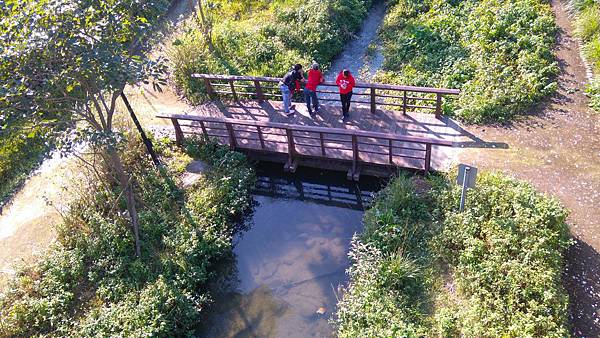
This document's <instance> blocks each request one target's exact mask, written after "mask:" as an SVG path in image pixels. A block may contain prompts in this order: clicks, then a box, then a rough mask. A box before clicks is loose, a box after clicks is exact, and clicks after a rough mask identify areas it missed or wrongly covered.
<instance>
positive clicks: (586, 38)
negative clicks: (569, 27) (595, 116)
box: [571, 0, 600, 112]
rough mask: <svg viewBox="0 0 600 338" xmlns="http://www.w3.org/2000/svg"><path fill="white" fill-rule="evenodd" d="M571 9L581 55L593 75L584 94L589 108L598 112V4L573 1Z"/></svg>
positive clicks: (599, 90) (599, 86)
mask: <svg viewBox="0 0 600 338" xmlns="http://www.w3.org/2000/svg"><path fill="white" fill-rule="evenodd" d="M571 7H572V9H573V12H574V14H575V16H576V17H577V20H576V21H575V32H576V34H577V36H578V37H579V38H580V39H581V41H582V43H583V47H582V49H583V54H584V55H585V58H586V59H587V61H588V62H589V63H590V66H591V67H592V71H593V73H594V79H592V80H591V81H590V83H589V84H588V87H587V88H586V93H587V95H588V96H589V97H590V106H591V107H592V108H593V109H594V110H596V111H598V112H600V2H597V1H594V0H573V1H571Z"/></svg>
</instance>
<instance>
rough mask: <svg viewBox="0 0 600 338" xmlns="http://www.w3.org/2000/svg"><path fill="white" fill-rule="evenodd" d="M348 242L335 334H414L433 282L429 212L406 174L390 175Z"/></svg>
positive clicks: (418, 331) (422, 327)
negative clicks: (345, 279) (360, 229)
mask: <svg viewBox="0 0 600 338" xmlns="http://www.w3.org/2000/svg"><path fill="white" fill-rule="evenodd" d="M364 224H365V231H364V233H363V234H362V235H361V236H360V237H358V238H354V239H353V241H352V246H351V250H350V253H349V257H350V259H351V262H352V265H351V267H350V268H349V269H348V274H349V275H350V284H349V286H348V288H347V289H346V290H345V294H344V297H343V299H342V300H341V301H340V303H339V304H338V312H337V319H336V323H337V325H338V336H340V337H359V336H360V337H362V336H367V337H407V336H408V337H418V336H422V335H423V334H424V333H425V332H426V329H427V326H426V325H425V322H424V318H425V315H426V313H427V312H428V308H429V306H430V304H429V303H430V301H429V299H430V294H429V292H428V291H427V290H430V288H431V286H432V284H431V279H430V278H429V277H428V276H429V274H430V271H429V270H430V265H429V263H430V258H431V257H430V255H429V250H428V249H429V247H428V244H427V242H428V240H429V238H430V237H431V235H432V233H433V232H432V229H431V227H430V214H429V211H428V208H427V205H426V203H425V201H424V200H423V199H422V198H419V197H418V196H417V195H416V193H415V191H414V187H413V185H412V183H411V180H410V179H409V177H408V176H405V175H402V176H400V177H398V178H396V179H394V180H393V181H392V182H391V183H390V185H389V186H388V187H387V188H385V189H384V190H383V191H382V192H381V193H380V194H379V195H378V196H377V198H376V201H375V203H374V205H373V207H372V208H371V209H370V210H369V211H367V213H366V214H365V221H364Z"/></svg>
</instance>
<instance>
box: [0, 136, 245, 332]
mask: <svg viewBox="0 0 600 338" xmlns="http://www.w3.org/2000/svg"><path fill="white" fill-rule="evenodd" d="M157 144H158V146H157V150H158V151H160V153H159V154H161V155H163V156H164V155H166V154H174V153H177V150H174V149H173V148H170V147H169V146H167V145H166V144H164V142H157ZM188 146H189V147H190V149H193V151H194V155H196V156H198V157H199V158H201V159H202V160H204V161H205V162H207V163H209V164H210V165H211V166H210V168H209V169H208V170H207V171H206V173H204V175H203V177H202V179H201V180H200V181H199V182H198V183H196V184H194V185H193V186H192V187H190V188H189V189H187V190H186V191H182V190H181V189H180V188H179V187H178V186H177V184H176V181H177V177H176V176H175V174H176V173H180V172H181V170H180V168H179V166H180V165H179V164H178V167H177V168H176V169H175V170H174V171H171V169H170V168H169V167H167V168H166V169H160V170H158V169H155V168H154V167H153V165H152V163H151V162H150V161H149V159H148V156H146V154H145V153H144V147H143V145H142V144H141V142H140V141H139V140H137V139H136V140H135V141H132V139H131V137H130V138H129V144H128V145H127V147H125V149H127V150H128V152H127V153H125V154H123V159H124V163H125V164H126V167H127V168H128V170H129V171H130V172H131V173H132V175H133V178H134V179H133V182H134V186H135V192H136V200H137V202H138V212H139V225H140V240H141V247H142V254H141V256H140V257H136V256H135V253H134V250H133V247H134V243H133V238H132V235H131V230H130V228H129V225H128V224H129V221H128V216H126V214H125V213H124V212H122V210H123V209H124V203H123V201H122V196H120V194H119V189H115V188H113V187H110V186H109V187H106V186H104V185H99V184H94V181H91V183H90V184H89V185H86V186H84V187H83V188H81V189H79V192H78V196H80V197H79V199H78V200H76V201H75V202H74V203H72V204H71V205H70V208H69V211H68V212H67V213H66V214H65V220H64V223H63V224H62V225H61V226H60V227H59V229H58V243H57V245H56V247H55V248H53V249H51V250H50V251H49V253H48V254H47V256H46V257H45V258H44V259H42V261H41V262H40V263H38V264H36V265H34V266H33V267H31V268H29V269H25V270H23V271H21V272H19V273H18V275H17V279H16V280H15V281H13V284H12V286H11V288H10V291H9V292H8V293H7V294H5V295H3V296H0V336H13V335H23V336H31V335H46V334H49V335H56V336H91V335H100V336H113V335H127V336H130V335H131V336H185V335H190V334H192V333H193V330H194V329H195V328H196V327H198V322H199V320H200V314H201V313H202V311H203V309H204V307H205V306H206V304H207V303H208V302H209V300H210V294H209V293H208V283H210V282H211V281H214V279H215V277H217V276H218V271H219V270H220V269H221V267H220V265H219V263H221V262H223V261H224V260H226V259H228V258H230V257H231V255H232V253H231V249H232V244H231V242H232V239H233V236H234V234H235V233H236V230H237V229H238V227H237V226H238V223H239V222H241V220H242V218H243V217H244V215H245V213H246V211H248V210H249V209H250V207H251V196H250V189H251V187H252V186H253V184H254V173H253V171H252V170H251V169H250V168H249V167H248V164H247V162H246V161H245V158H244V157H243V155H241V154H239V153H233V152H231V151H229V150H228V149H227V148H224V147H219V146H216V145H214V144H209V143H197V142H195V141H192V143H190V144H189V145H188ZM176 157H178V158H185V156H182V155H177V156H176ZM165 160H166V161H165V162H167V163H169V162H170V160H169V159H165Z"/></svg>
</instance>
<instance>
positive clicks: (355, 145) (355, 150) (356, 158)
mask: <svg viewBox="0 0 600 338" xmlns="http://www.w3.org/2000/svg"><path fill="white" fill-rule="evenodd" d="M359 159H360V157H359V156H358V137H356V135H352V173H356V166H357V164H358V161H359Z"/></svg>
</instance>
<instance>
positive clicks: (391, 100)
mask: <svg viewBox="0 0 600 338" xmlns="http://www.w3.org/2000/svg"><path fill="white" fill-rule="evenodd" d="M192 77H193V78H196V79H199V80H203V81H204V86H205V88H206V92H207V94H208V95H209V96H210V97H211V98H212V99H216V98H217V97H218V96H220V95H224V96H227V97H230V98H232V99H234V100H236V101H238V100H239V99H240V97H242V98H249V99H256V100H258V101H259V102H262V101H265V100H270V99H278V100H281V93H280V92H279V85H278V84H279V81H280V79H279V78H272V77H257V76H236V75H214V74H192ZM355 89H356V90H355V91H354V95H353V96H352V97H353V99H352V102H354V103H359V104H368V105H370V108H371V112H372V113H375V112H376V111H377V107H378V106H387V107H394V108H395V109H400V110H401V111H402V112H403V113H404V114H406V112H407V111H419V112H428V113H431V112H433V113H435V114H436V116H440V115H441V114H442V108H443V105H444V101H445V100H447V99H451V98H452V97H453V96H456V95H458V94H460V90H458V89H446V88H429V87H414V86H397V85H388V84H380V83H362V82H359V83H357V84H356V87H355ZM317 92H318V93H321V94H325V95H321V96H322V97H320V98H319V100H321V101H339V98H338V97H337V95H338V93H339V92H338V91H337V85H336V84H335V83H334V82H330V81H326V82H325V83H323V84H321V85H319V87H318V88H317Z"/></svg>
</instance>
